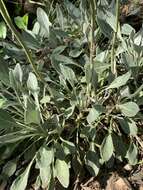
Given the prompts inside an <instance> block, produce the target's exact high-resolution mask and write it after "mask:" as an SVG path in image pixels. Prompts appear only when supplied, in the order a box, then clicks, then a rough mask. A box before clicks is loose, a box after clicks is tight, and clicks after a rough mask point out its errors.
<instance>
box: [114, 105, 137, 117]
mask: <svg viewBox="0 0 143 190" xmlns="http://www.w3.org/2000/svg"><path fill="white" fill-rule="evenodd" d="M117 107H118V108H119V109H120V110H121V112H122V113H123V114H124V115H125V116H127V117H134V116H135V115H136V114H137V113H138V112H139V110H140V109H139V106H138V105H137V104H136V103H135V102H127V103H124V104H120V105H117Z"/></svg>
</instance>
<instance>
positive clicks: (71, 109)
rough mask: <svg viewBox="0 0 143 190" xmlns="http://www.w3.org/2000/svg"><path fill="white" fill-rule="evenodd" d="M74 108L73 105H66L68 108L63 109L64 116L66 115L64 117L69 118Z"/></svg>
mask: <svg viewBox="0 0 143 190" xmlns="http://www.w3.org/2000/svg"><path fill="white" fill-rule="evenodd" d="M74 110H75V106H74V105H73V106H71V107H68V108H67V109H66V110H65V112H64V116H65V117H66V119H69V118H70V117H71V116H72V114H73V112H74Z"/></svg>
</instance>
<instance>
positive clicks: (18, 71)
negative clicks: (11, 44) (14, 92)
mask: <svg viewBox="0 0 143 190" xmlns="http://www.w3.org/2000/svg"><path fill="white" fill-rule="evenodd" d="M13 75H14V78H15V81H18V82H20V83H22V77H23V72H22V69H21V66H20V64H19V63H18V64H17V65H16V66H15V68H14V70H13Z"/></svg>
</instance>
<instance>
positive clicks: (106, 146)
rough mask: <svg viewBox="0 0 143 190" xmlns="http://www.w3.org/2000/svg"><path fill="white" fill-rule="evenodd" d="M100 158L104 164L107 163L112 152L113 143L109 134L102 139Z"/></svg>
mask: <svg viewBox="0 0 143 190" xmlns="http://www.w3.org/2000/svg"><path fill="white" fill-rule="evenodd" d="M100 151H101V156H102V158H103V160H104V161H105V162H107V161H108V160H109V159H110V158H111V156H112V154H113V151H114V147H113V141H112V136H111V134H109V135H108V136H107V137H105V138H104V140H103V142H102V144H101V150H100Z"/></svg>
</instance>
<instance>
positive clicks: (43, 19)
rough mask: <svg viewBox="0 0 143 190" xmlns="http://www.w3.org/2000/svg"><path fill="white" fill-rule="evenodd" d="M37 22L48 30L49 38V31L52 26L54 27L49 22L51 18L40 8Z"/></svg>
mask: <svg viewBox="0 0 143 190" xmlns="http://www.w3.org/2000/svg"><path fill="white" fill-rule="evenodd" d="M37 20H38V22H39V24H40V25H41V26H42V27H43V28H44V29H45V30H46V35H47V36H49V30H50V26H52V23H51V22H50V21H49V17H48V15H47V14H46V12H45V11H44V10H43V9H42V8H40V7H38V9H37Z"/></svg>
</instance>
